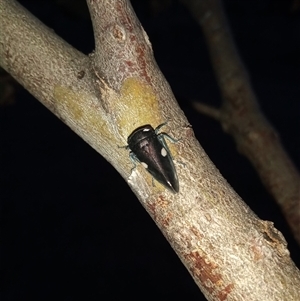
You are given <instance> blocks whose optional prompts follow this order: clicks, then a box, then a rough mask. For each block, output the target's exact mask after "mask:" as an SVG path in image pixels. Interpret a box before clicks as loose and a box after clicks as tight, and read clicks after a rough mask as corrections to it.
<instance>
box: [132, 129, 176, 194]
mask: <svg viewBox="0 0 300 301" xmlns="http://www.w3.org/2000/svg"><path fill="white" fill-rule="evenodd" d="M165 124H166V123H163V124H160V125H159V126H158V127H157V128H156V129H155V130H154V129H153V127H152V126H151V125H150V124H147V125H143V126H141V127H139V128H137V129H135V130H134V131H133V132H132V133H131V134H130V135H129V136H128V139H127V143H128V146H127V147H126V148H129V149H130V150H131V152H130V154H129V155H130V158H131V160H132V162H133V164H134V167H133V169H134V168H135V167H136V164H135V162H139V163H141V164H142V165H143V166H144V167H145V168H146V170H147V171H148V172H149V173H150V174H151V175H152V176H153V177H154V178H155V179H156V180H157V181H158V182H160V183H161V184H162V185H164V186H165V187H166V188H168V189H169V190H170V191H172V192H173V193H176V192H178V191H179V183H178V178H177V174H176V170H175V167H174V163H173V160H172V157H171V154H170V151H169V149H168V146H167V144H166V141H165V139H164V137H167V138H168V139H169V140H171V141H172V142H177V140H175V139H173V138H172V137H170V136H169V135H168V134H166V133H158V131H159V130H160V128H161V127H163V126H164V125H165Z"/></svg>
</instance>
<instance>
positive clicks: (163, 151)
mask: <svg viewBox="0 0 300 301" xmlns="http://www.w3.org/2000/svg"><path fill="white" fill-rule="evenodd" d="M160 153H161V155H162V156H163V157H165V156H166V155H167V151H166V149H165V148H164V147H163V148H162V149H161V151H160Z"/></svg>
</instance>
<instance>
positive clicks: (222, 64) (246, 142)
mask: <svg viewBox="0 0 300 301" xmlns="http://www.w3.org/2000/svg"><path fill="white" fill-rule="evenodd" d="M182 2H183V3H185V4H186V6H187V7H188V8H189V10H190V12H191V13H192V15H193V16H194V17H195V19H196V20H197V21H198V23H199V24H200V25H201V28H202V30H203V33H204V35H205V38H206V41H207V45H208V47H209V52H210V56H211V60H212V63H213V67H214V70H215V74H216V77H217V81H218V84H219V87H220V91H221V94H222V98H223V102H222V105H221V107H220V108H219V109H215V108H211V107H209V106H207V105H205V104H202V103H195V104H194V105H195V107H196V109H197V110H198V111H200V112H202V113H204V114H207V115H209V116H211V117H213V118H215V119H217V120H218V121H219V122H220V123H221V125H222V127H223V129H224V131H225V132H227V133H229V134H230V135H232V137H233V138H234V139H235V142H236V145H237V148H238V150H239V152H241V153H242V154H243V155H245V156H246V157H247V158H248V159H249V161H250V162H251V163H252V165H253V166H254V168H255V169H256V171H257V173H258V174H259V176H260V179H261V181H262V183H263V184H264V185H265V187H266V189H267V190H268V191H269V193H270V194H271V195H272V196H273V197H274V200H275V201H276V202H277V203H278V205H279V206H280V207H281V209H282V212H283V213H284V215H285V218H286V220H287V222H288V223H289V225H290V228H291V230H292V232H293V234H294V237H295V239H296V240H297V241H298V244H299V245H300V175H299V173H298V171H297V169H296V167H295V166H294V165H293V163H292V161H291V160H290V158H289V156H288V155H287V153H286V152H285V150H284V148H283V146H282V145H281V142H280V138H279V136H278V134H277V132H276V130H275V129H274V128H273V127H272V126H271V124H270V123H269V122H268V120H267V119H266V118H265V116H264V115H263V113H262V112H261V110H260V108H259V105H258V102H257V99H256V96H255V93H254V91H253V88H252V86H251V84H250V80H249V76H248V74H247V71H246V69H245V67H244V65H243V63H242V61H241V59H240V57H239V54H238V51H237V49H236V47H235V45H234V41H233V39H232V37H231V34H230V29H229V26H228V24H227V20H226V17H225V15H224V12H223V8H222V5H221V1H220V0H209V1H207V0H203V1H198V0H182Z"/></svg>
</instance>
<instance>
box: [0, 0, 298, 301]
mask: <svg viewBox="0 0 300 301" xmlns="http://www.w3.org/2000/svg"><path fill="white" fill-rule="evenodd" d="M88 5H89V9H90V12H91V16H92V21H93V26H94V30H95V39H96V45H97V46H96V50H95V53H94V54H93V55H92V56H91V58H90V59H89V58H87V57H85V56H83V55H82V54H81V53H78V52H77V51H76V50H73V49H72V48H71V47H70V46H69V45H67V44H66V43H64V42H63V41H62V40H61V39H59V38H58V37H56V36H55V34H54V33H53V32H51V31H50V30H48V29H47V28H45V27H44V26H43V25H42V24H41V23H40V22H39V21H38V20H36V19H34V17H33V16H32V15H30V14H29V13H28V12H27V11H25V10H24V9H23V8H22V7H21V6H19V5H18V4H17V3H16V2H15V1H11V0H3V1H1V2H0V27H1V34H0V58H1V65H2V66H3V67H4V68H5V69H6V70H8V71H9V72H11V73H12V74H13V76H14V77H15V78H16V79H17V80H19V81H20V82H21V83H22V84H23V85H24V87H26V88H27V89H28V90H29V91H30V92H31V93H32V94H33V95H34V96H36V97H37V98H38V99H39V100H40V101H41V102H42V103H44V104H45V105H46V106H47V107H48V108H49V109H50V110H52V111H53V112H54V113H55V114H56V115H57V116H59V117H60V118H61V119H63V121H64V122H65V123H66V124H68V125H69V126H70V127H71V128H72V129H73V130H74V131H75V132H76V133H78V134H79V135H80V136H81V137H82V138H83V139H85V140H86V141H88V143H90V145H91V146H92V147H94V148H95V149H96V150H97V151H98V152H99V153H100V154H102V155H103V156H104V157H105V158H106V159H107V160H109V161H110V162H111V163H112V165H113V166H114V167H115V168H116V169H117V170H118V171H119V172H120V174H121V175H122V176H123V177H124V179H125V180H126V181H127V182H128V183H129V185H130V187H131V188H132V190H133V192H134V193H135V194H136V195H137V197H138V198H139V200H140V202H141V203H142V204H143V206H144V207H145V209H146V210H147V211H148V212H149V214H150V215H151V217H152V218H153V220H154V221H155V223H156V224H157V226H158V227H159V228H160V230H161V231H162V233H163V234H164V236H165V237H166V238H167V239H168V241H169V242H170V244H171V246H172V247H173V249H174V250H175V252H176V253H177V254H178V256H179V257H180V259H181V260H182V262H183V264H184V265H185V266H186V268H187V269H188V270H189V272H190V274H191V275H192V277H193V278H194V280H195V282H196V283H197V285H198V286H199V287H200V288H201V290H202V292H203V293H204V294H205V296H206V297H207V299H208V300H280V301H282V300H287V301H291V300H298V299H299V287H300V273H299V270H298V269H297V268H296V267H295V265H294V263H293V262H292V261H291V258H290V256H289V251H288V250H287V247H286V242H285V240H284V238H283V236H282V235H281V233H280V232H279V231H277V230H276V229H275V228H274V227H273V224H272V223H270V222H266V221H261V220H259V219H258V218H257V217H256V216H255V214H254V213H253V212H252V211H251V210H250V209H249V208H248V207H247V206H246V205H245V204H244V203H243V202H242V200H241V199H240V197H239V196H238V195H237V194H236V193H235V192H234V191H233V189H232V188H231V187H230V186H229V185H228V183H227V182H226V180H225V179H224V178H223V177H222V176H221V175H220V173H219V172H218V170H217V169H216V168H215V166H214V165H213V164H212V163H211V161H210V160H209V158H208V157H207V155H206V154H205V153H204V151H203V149H202V148H201V146H200V145H199V143H198V141H197V140H196V139H195V136H194V133H193V131H192V129H191V126H190V125H189V124H188V122H187V120H186V118H185V117H184V115H183V113H182V111H181V110H180V108H179V107H178V105H177V102H176V100H175V99H174V96H173V94H172V92H171V89H170V87H169V85H168V84H167V82H166V81H165V79H164V77H163V76H162V74H161V72H160V71H159V69H158V68H157V66H156V63H155V60H154V58H153V55H152V50H151V45H150V43H149V41H148V38H147V36H146V34H145V33H144V31H143V30H142V27H141V25H140V24H139V22H138V21H137V20H136V17H135V14H134V12H133V10H132V8H131V5H130V3H129V2H128V1H125V0H118V1H117V0H109V1H103V0H102V1H100V0H99V1H92V0H89V1H88ZM28 44H29V45H30V47H27V45H28ZM115 49H118V51H115ZM98 52H99V53H98ZM103 57H104V59H103ZM89 60H90V61H91V64H89ZM53 62H55V63H54V64H53ZM32 64H34V68H33V67H32V66H33V65H32ZM116 70H117V71H118V72H116ZM166 120H169V123H168V125H169V127H170V130H169V131H168V132H169V133H170V134H171V135H172V136H174V137H177V138H181V140H180V142H178V143H177V144H172V145H171V144H169V147H170V149H171V152H172V155H173V157H174V161H175V165H176V169H177V173H178V177H179V183H180V192H179V193H178V194H172V193H171V192H169V191H167V190H166V189H165V188H164V187H162V186H161V185H160V184H158V183H155V187H153V186H152V179H151V177H150V176H149V174H148V173H147V172H146V171H145V170H144V169H143V168H142V167H141V166H138V167H137V168H136V169H135V170H133V171H132V173H131V167H132V166H131V163H130V160H129V159H128V151H127V150H125V149H123V148H119V147H118V146H121V145H124V144H126V138H127V136H128V135H129V134H130V133H131V131H132V130H133V129H135V128H136V127H137V126H141V125H143V124H147V123H149V124H152V125H153V127H155V126H157V125H158V124H160V123H162V122H164V121H166Z"/></svg>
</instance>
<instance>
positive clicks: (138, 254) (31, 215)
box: [0, 0, 300, 301]
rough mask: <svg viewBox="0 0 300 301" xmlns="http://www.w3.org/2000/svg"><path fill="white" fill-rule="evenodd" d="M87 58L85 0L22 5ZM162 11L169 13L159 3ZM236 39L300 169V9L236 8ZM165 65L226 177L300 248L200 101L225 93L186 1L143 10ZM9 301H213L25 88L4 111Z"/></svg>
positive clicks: (119, 183) (134, 205)
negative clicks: (198, 107)
mask: <svg viewBox="0 0 300 301" xmlns="http://www.w3.org/2000/svg"><path fill="white" fill-rule="evenodd" d="M20 2H21V3H22V4H23V5H24V6H25V7H26V8H27V9H28V10H30V11H31V12H32V13H33V14H34V15H36V16H37V17H38V18H39V19H40V20H42V21H43V22H44V23H45V24H46V25H48V26H49V27H51V28H53V29H54V30H55V32H56V33H57V34H58V35H60V36H61V37H62V38H64V39H65V40H66V41H68V42H69V43H70V44H72V45H73V46H74V47H76V48H77V49H79V50H80V51H82V52H84V53H86V54H88V53H90V52H91V51H92V50H93V47H94V42H93V31H92V25H91V21H90V19H89V15H88V10H87V6H86V3H85V1H84V0H80V1H58V0H57V1H50V0H49V1H29V0H27V1H26V0H23V1H20ZM153 3H154V4H155V3H158V4H159V5H158V6H155V5H153ZM224 3H225V9H226V13H227V16H228V19H229V22H230V25H231V27H232V30H233V35H234V38H235V41H236V43H237V46H238V49H239V51H240V54H241V57H242V59H243V60H244V62H245V64H246V66H247V68H248V70H249V73H250V76H251V80H252V83H253V86H254V89H255V92H256V93H257V96H258V99H259V101H260V104H261V107H262V110H263V112H264V113H265V115H266V116H267V118H268V119H269V120H270V121H271V123H272V124H273V125H274V126H275V128H276V129H277V131H278V133H279V134H280V136H281V139H282V143H283V145H284V146H285V148H286V150H287V152H288V153H289V155H290V156H291V158H292V160H293V161H294V162H295V164H296V166H297V167H298V168H299V165H300V157H299V153H300V139H299V128H300V127H299V126H300V122H299V117H300V105H299V97H300V85H299V65H300V58H299V53H300V35H299V32H300V20H299V9H300V8H298V10H294V11H292V10H291V9H290V8H291V4H292V1H288V0H283V1H278V0H277V1H271V0H270V1H267V0H248V1H245V0H243V1H240V0H226V1H224ZM133 6H134V8H135V10H136V13H137V15H138V17H139V19H140V21H141V23H142V25H143V26H144V28H145V30H146V32H147V33H148V35H149V38H150V41H151V43H152V45H153V49H154V53H155V57H156V59H157V62H158V64H159V66H160V68H161V69H162V71H163V73H164V74H165V76H166V78H167V80H168V81H169V83H170V85H171V87H172V89H173V91H174V94H175V96H176V97H177V99H178V101H179V104H180V106H181V108H182V109H183V110H184V112H185V114H186V116H187V117H188V119H189V121H190V123H191V124H192V125H193V128H194V131H195V133H196V135H197V137H198V139H199V141H200V143H201V144H202V146H203V147H204V149H205V150H206V152H207V153H208V155H209V157H210V158H211V159H212V161H213V162H214V163H215V164H216V166H217V167H218V168H219V169H220V171H221V173H222V174H223V175H224V177H225V178H226V179H227V180H228V182H229V183H230V184H231V185H232V186H233V187H234V189H235V190H236V191H237V192H238V193H239V194H240V195H241V197H242V198H243V199H244V200H245V202H247V204H248V205H249V206H250V207H251V208H252V210H253V211H254V212H255V213H256V214H257V215H258V216H259V217H260V218H261V219H264V220H270V221H273V222H274V223H275V226H276V228H278V229H279V230H280V231H281V232H282V233H283V234H284V236H285V238H286V239H287V241H288V244H289V245H288V247H289V250H290V252H291V256H292V258H293V260H294V261H295V262H296V264H297V265H298V266H300V255H299V254H300V253H299V247H298V246H297V244H296V242H295V241H294V239H293V237H292V235H291V233H290V231H289V229H288V227H287V224H286V222H285V220H284V218H283V216H282V214H281V212H280V210H279V208H278V206H277V205H276V204H275V203H274V202H273V200H272V198H271V197H270V196H269V195H268V193H267V192H266V191H265V189H264V187H263V186H262V184H261V183H260V180H259V178H258V177H257V175H256V172H255V171H254V170H253V168H252V166H251V165H250V164H249V162H248V161H247V160H246V159H245V158H244V157H242V156H240V155H239V154H238V152H237V150H236V148H235V145H234V142H233V140H232V139H231V137H230V136H228V135H226V134H224V133H223V131H222V129H221V126H220V125H219V124H218V123H217V122H215V121H214V120H212V119H210V118H208V117H206V116H203V115H199V114H197V113H196V112H195V111H194V110H193V109H192V107H191V105H190V101H191V99H199V100H200V101H203V102H206V103H209V104H212V105H215V106H218V105H219V103H220V96H219V92H218V87H217V85H216V81H215V78H214V74H213V71H212V68H211V65H210V61H209V56H208V53H207V49H206V45H205V42H204V40H203V36H202V33H201V29H200V28H199V27H198V25H197V24H196V23H195V22H194V21H193V19H192V18H191V16H190V15H189V13H188V12H187V10H186V9H185V8H184V7H183V6H181V5H180V4H179V2H178V1H168V0H167V1H141V0H136V1H133ZM0 201H1V213H0V214H1V216H0V221H1V269H0V273H1V279H0V283H1V284H0V289H1V291H0V292H1V296H0V298H1V300H2V301H7V300H45V299H50V298H51V299H52V298H54V299H55V300H80V299H82V300H124V299H133V298H144V297H145V296H146V298H148V299H152V298H156V299H171V298H178V299H182V298H185V299H186V300H202V299H201V298H204V297H203V296H202V294H201V292H200V291H199V289H198V288H197V286H196V285H195V284H194V282H193V280H192V278H191V277H190V276H189V274H188V272H187V270H186V269H185V268H184V266H183V265H182V263H181V262H180V260H179V259H178V257H177V256H176V254H175V253H174V252H173V250H172V249H171V247H170V246H169V244H168V242H167V241H166V240H165V239H164V237H163V236H162V234H161V233H160V231H159V230H158V228H157V227H156V225H155V224H154V223H153V221H152V220H151V219H150V217H149V216H148V215H147V213H146V212H145V210H144V209H143V208H142V206H141V205H140V203H139V202H138V200H137V199H136V197H135V196H134V194H133V193H132V192H131V190H130V189H129V187H128V186H127V185H126V183H125V181H124V180H123V179H122V178H121V177H120V175H119V174H118V173H117V172H116V171H115V170H114V169H113V168H112V167H111V166H110V165H109V164H108V163H107V162H106V161H105V160H104V159H103V158H102V157H101V156H100V155H99V154H98V153H96V152H95V151H94V150H93V149H92V148H91V147H90V146H89V145H87V144H86V143H85V142H84V141H83V140H81V138H79V137H78V136H77V135H76V134H75V133H73V132H72V131H71V130H70V129H69V128H68V127H67V126H66V125H64V124H63V123H62V122H61V121H60V120H59V119H57V118H56V117H55V116H54V115H53V114H52V113H51V112H50V111H48V110H47V109H46V108H45V107H43V105H42V104H40V103H39V102H38V101H37V100H36V99H34V98H33V97H32V96H31V95H30V94H29V93H28V92H26V91H25V90H24V89H23V88H22V87H20V86H18V85H16V99H15V102H14V104H11V105H9V106H2V107H0Z"/></svg>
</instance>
